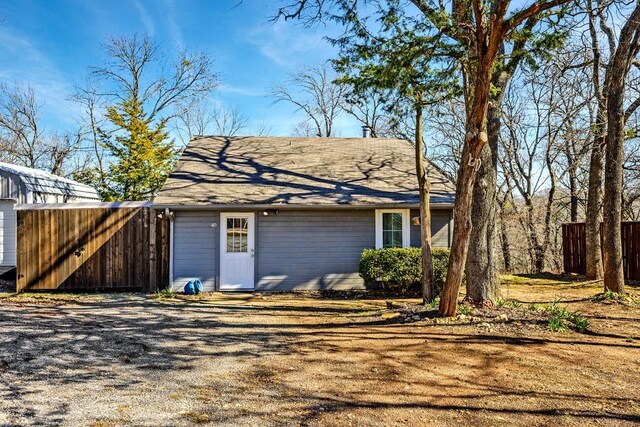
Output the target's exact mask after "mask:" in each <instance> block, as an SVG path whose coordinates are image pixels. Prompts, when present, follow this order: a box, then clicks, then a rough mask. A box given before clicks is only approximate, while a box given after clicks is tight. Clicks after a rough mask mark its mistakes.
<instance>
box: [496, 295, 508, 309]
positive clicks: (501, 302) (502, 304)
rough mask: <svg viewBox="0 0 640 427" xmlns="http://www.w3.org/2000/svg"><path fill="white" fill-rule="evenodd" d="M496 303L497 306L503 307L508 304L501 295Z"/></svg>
mask: <svg viewBox="0 0 640 427" xmlns="http://www.w3.org/2000/svg"><path fill="white" fill-rule="evenodd" d="M495 303H496V307H498V308H502V307H504V305H505V304H506V301H505V300H504V299H503V298H501V297H497V298H496V301H495Z"/></svg>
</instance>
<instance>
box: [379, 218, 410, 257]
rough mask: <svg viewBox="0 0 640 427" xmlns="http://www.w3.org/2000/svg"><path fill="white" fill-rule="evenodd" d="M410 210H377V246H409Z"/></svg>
mask: <svg viewBox="0 0 640 427" xmlns="http://www.w3.org/2000/svg"><path fill="white" fill-rule="evenodd" d="M409 228H410V227H409V210H408V209H378V210H376V248H377V249H380V248H406V247H409Z"/></svg>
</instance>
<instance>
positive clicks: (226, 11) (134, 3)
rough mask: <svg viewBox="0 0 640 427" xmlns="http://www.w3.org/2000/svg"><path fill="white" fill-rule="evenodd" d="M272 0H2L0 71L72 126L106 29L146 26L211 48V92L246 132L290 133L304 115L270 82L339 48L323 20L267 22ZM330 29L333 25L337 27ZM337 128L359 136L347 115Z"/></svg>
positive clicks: (174, 44)
mask: <svg viewBox="0 0 640 427" xmlns="http://www.w3.org/2000/svg"><path fill="white" fill-rule="evenodd" d="M279 4H280V2H279V1H277V0H270V1H269V0H243V1H242V2H240V1H239V0H209V1H206V0H146V1H145V0H57V1H53V0H49V1H47V0H19V1H3V2H1V4H0V64H2V65H0V80H2V81H7V82H10V83H11V82H14V81H16V82H19V83H24V84H30V85H31V86H32V87H33V88H34V90H35V92H36V96H37V98H38V100H39V101H40V102H41V103H42V104H43V113H44V114H43V121H44V123H45V124H46V126H47V127H48V128H50V129H52V130H55V129H60V130H65V129H67V128H69V127H72V126H73V124H74V120H75V117H76V116H77V113H78V108H79V107H78V106H77V105H75V104H73V103H72V102H71V101H68V96H69V95H70V94H71V93H72V92H73V87H74V85H76V84H82V82H83V81H84V79H85V77H86V75H87V73H88V67H89V66H91V65H100V64H101V62H102V59H103V56H102V50H101V43H102V42H104V41H105V39H106V37H107V36H108V35H123V34H132V33H134V32H138V33H146V34H148V35H150V36H151V37H152V38H153V39H154V40H156V41H157V42H159V43H160V44H161V46H162V47H163V48H164V49H166V50H168V51H171V50H175V49H177V48H178V47H183V48H186V49H188V50H194V51H206V52H208V53H209V54H211V55H212V56H213V58H214V59H215V63H216V70H217V72H218V73H219V75H220V87H219V88H218V90H217V92H216V93H215V100H216V102H219V103H220V104H222V105H223V106H225V107H229V108H233V107H238V108H239V109H240V110H241V111H242V112H243V113H244V115H246V116H247V117H248V119H249V122H248V127H247V129H245V130H243V132H242V133H244V134H251V133H253V132H255V130H256V129H257V128H258V127H259V126H260V124H261V123H262V122H268V123H269V125H270V127H271V133H272V134H273V135H290V134H291V132H292V131H293V128H294V127H295V125H296V124H297V123H298V122H300V121H301V120H302V116H301V115H299V114H296V113H295V109H294V108H293V107H292V106H289V105H286V104H275V105H274V104H273V100H272V98H270V97H269V96H268V93H269V91H270V90H271V88H273V87H274V86H275V85H277V84H278V83H280V82H282V81H284V80H285V79H286V77H287V73H293V72H296V71H297V70H299V69H301V68H302V67H305V66H315V65H319V64H322V63H323V62H324V61H326V60H327V59H328V58H331V57H332V56H333V55H334V53H335V51H334V48H333V47H332V46H330V45H329V43H328V42H326V41H325V40H323V36H325V35H326V34H328V33H329V32H331V31H332V28H331V27H329V28H327V27H319V28H315V29H308V28H303V27H302V26H300V25H296V24H293V23H291V22H276V23H273V22H270V20H269V18H270V17H271V16H272V15H273V14H274V12H275V10H276V8H277V6H278V5H279ZM333 31H335V29H333ZM337 127H338V132H337V133H338V134H339V135H340V136H358V134H359V126H358V124H357V123H354V122H353V121H352V120H350V119H349V118H347V117H343V118H342V119H340V121H339V123H338V126H337Z"/></svg>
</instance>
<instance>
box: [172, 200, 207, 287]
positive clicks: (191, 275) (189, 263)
mask: <svg viewBox="0 0 640 427" xmlns="http://www.w3.org/2000/svg"><path fill="white" fill-rule="evenodd" d="M174 215H175V217H174V223H173V227H174V228H173V235H174V241H173V284H172V289H174V290H177V291H181V290H182V289H183V288H184V285H185V284H186V283H187V282H188V281H189V280H193V279H200V280H201V281H202V284H203V285H204V289H205V290H207V291H213V290H215V287H216V278H217V275H218V269H217V262H218V261H217V260H218V229H219V224H218V223H219V215H218V213H217V212H211V211H209V212H206V211H195V212H182V211H177V212H175V213H174ZM213 223H215V224H216V226H215V227H212V226H211V224H213Z"/></svg>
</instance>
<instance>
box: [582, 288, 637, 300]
mask: <svg viewBox="0 0 640 427" xmlns="http://www.w3.org/2000/svg"><path fill="white" fill-rule="evenodd" d="M591 301H593V302H629V301H631V298H630V297H629V296H627V295H625V294H619V293H617V292H613V291H612V290H607V291H606V292H603V293H600V294H597V295H594V296H593V297H591Z"/></svg>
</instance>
